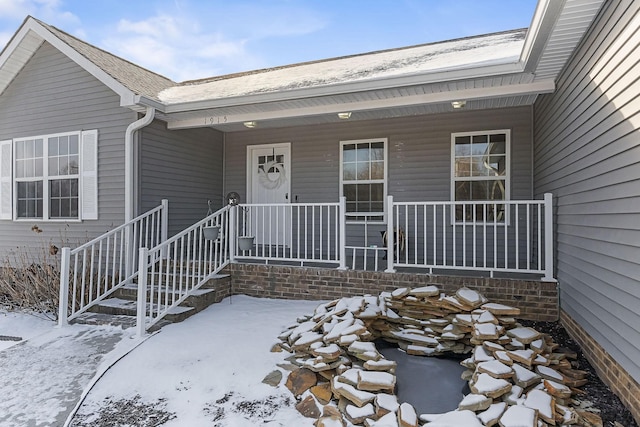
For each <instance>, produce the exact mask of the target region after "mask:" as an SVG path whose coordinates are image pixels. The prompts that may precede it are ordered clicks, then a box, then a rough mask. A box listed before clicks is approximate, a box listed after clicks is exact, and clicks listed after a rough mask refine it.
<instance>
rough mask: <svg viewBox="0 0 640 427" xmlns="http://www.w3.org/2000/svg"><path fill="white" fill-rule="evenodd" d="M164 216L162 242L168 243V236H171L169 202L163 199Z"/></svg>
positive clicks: (161, 218)
mask: <svg viewBox="0 0 640 427" xmlns="http://www.w3.org/2000/svg"><path fill="white" fill-rule="evenodd" d="M161 205H162V216H161V217H160V220H161V221H162V225H161V227H162V228H161V230H160V242H159V243H164V242H166V241H167V236H168V235H169V200H167V199H162V203H161Z"/></svg>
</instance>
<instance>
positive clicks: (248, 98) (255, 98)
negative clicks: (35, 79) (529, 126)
mask: <svg viewBox="0 0 640 427" xmlns="http://www.w3.org/2000/svg"><path fill="white" fill-rule="evenodd" d="M520 72H522V64H520V63H519V62H514V61H512V62H508V63H501V64H490V65H484V66H477V67H473V68H452V69H444V70H439V71H437V72H433V73H413V74H405V75H402V76H398V77H384V78H379V79H370V80H366V81H361V82H349V83H338V84H331V85H326V86H318V87H313V88H304V89H292V90H287V91H275V92H270V93H260V94H252V95H242V96H233V97H227V98H220V99H211V100H204V101H194V102H183V103H171V104H167V105H166V107H165V112H166V113H167V114H170V113H180V112H189V111H197V110H207V109H212V108H224V107H234V106H238V105H248V104H261V103H268V102H278V101H290V100H295V99H303V98H314V97H320V96H333V95H341V94H345V93H356V92H366V91H371V90H380V89H394V88H400V87H405V86H415V85H420V84H428V83H440V82H447V81H455V80H465V79H473V78H481V77H490V76H498V75H505V74H513V73H520Z"/></svg>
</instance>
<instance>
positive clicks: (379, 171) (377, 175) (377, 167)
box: [371, 162, 384, 179]
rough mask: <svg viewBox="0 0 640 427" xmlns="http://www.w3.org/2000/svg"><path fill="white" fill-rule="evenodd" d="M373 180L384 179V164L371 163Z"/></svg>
mask: <svg viewBox="0 0 640 427" xmlns="http://www.w3.org/2000/svg"><path fill="white" fill-rule="evenodd" d="M371 179H384V162H371Z"/></svg>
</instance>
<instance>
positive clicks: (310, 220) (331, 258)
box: [232, 200, 345, 268]
mask: <svg viewBox="0 0 640 427" xmlns="http://www.w3.org/2000/svg"><path fill="white" fill-rule="evenodd" d="M233 209H234V211H235V213H234V214H233V216H232V217H233V224H234V229H235V230H237V236H238V241H237V244H238V246H237V247H236V250H235V251H234V252H233V253H234V256H235V257H238V258H242V259H254V260H264V261H267V262H269V261H291V262H296V263H301V264H305V263H329V264H336V263H337V264H339V265H340V267H342V268H344V262H345V255H344V248H345V242H344V240H343V239H344V236H345V231H344V225H345V223H344V216H345V204H344V200H342V201H341V202H338V203H281V204H242V205H238V206H236V207H234V208H233ZM249 242H250V243H249ZM245 244H246V245H247V246H243V245H245Z"/></svg>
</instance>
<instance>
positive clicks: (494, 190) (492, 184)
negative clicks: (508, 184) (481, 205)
mask: <svg viewBox="0 0 640 427" xmlns="http://www.w3.org/2000/svg"><path fill="white" fill-rule="evenodd" d="M505 194H506V192H505V184H504V181H503V180H501V179H500V180H495V181H488V182H487V196H488V197H487V200H505Z"/></svg>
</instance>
